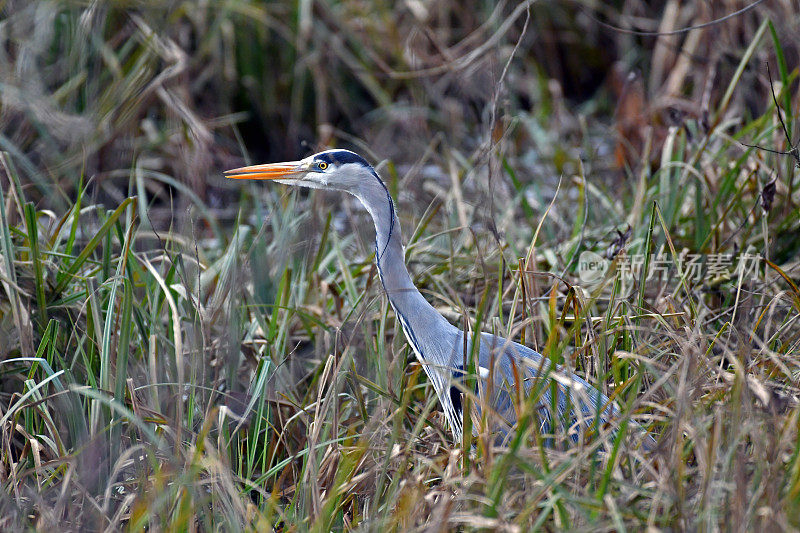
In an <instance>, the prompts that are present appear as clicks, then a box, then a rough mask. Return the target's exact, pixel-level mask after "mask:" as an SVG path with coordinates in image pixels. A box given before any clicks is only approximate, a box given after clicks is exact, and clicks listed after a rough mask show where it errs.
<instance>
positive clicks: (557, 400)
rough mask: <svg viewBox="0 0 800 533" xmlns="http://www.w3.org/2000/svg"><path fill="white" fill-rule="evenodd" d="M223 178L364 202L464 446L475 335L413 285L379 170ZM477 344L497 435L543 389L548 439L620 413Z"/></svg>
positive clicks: (585, 387)
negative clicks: (523, 396) (522, 400)
mask: <svg viewBox="0 0 800 533" xmlns="http://www.w3.org/2000/svg"><path fill="white" fill-rule="evenodd" d="M225 174H226V176H227V177H228V178H234V179H253V180H274V181H277V182H278V183H283V184H286V185H295V186H301V187H310V188H314V189H333V190H339V191H344V192H347V193H350V194H352V195H353V196H355V197H356V198H358V200H360V201H361V203H362V204H363V206H364V207H365V208H366V210H367V211H368V212H369V214H370V215H371V216H372V221H373V223H374V224H375V263H376V265H377V269H378V274H379V276H380V280H381V283H382V284H383V288H384V290H385V291H386V294H387V296H388V298H389V302H390V304H391V306H392V308H393V309H394V312H395V314H396V315H397V319H398V320H399V322H400V326H401V328H402V330H403V333H404V334H405V337H406V339H407V341H408V344H409V345H410V346H411V349H412V350H413V351H414V354H415V355H416V357H417V359H418V360H419V361H420V363H421V364H422V365H423V368H424V370H425V373H426V374H427V375H428V379H429V380H430V382H431V384H432V385H433V388H434V390H435V391H436V394H437V396H438V398H439V401H440V403H441V405H442V409H443V411H444V414H445V416H446V418H447V421H448V423H449V425H450V427H451V429H452V431H453V434H454V436H455V438H456V440H460V439H461V437H462V432H463V425H462V417H463V413H462V405H463V404H462V394H464V393H465V392H466V391H465V388H464V382H465V378H466V374H467V369H466V368H465V366H464V362H465V361H466V360H469V357H470V356H471V354H473V351H472V343H473V336H472V335H470V334H465V333H464V332H463V331H462V330H460V329H458V328H457V327H455V326H453V325H452V324H450V323H449V322H448V321H447V320H446V319H445V318H444V316H442V315H441V314H440V313H439V312H438V311H437V310H436V309H435V308H434V307H433V306H432V305H431V304H430V303H428V301H427V300H426V299H425V298H424V297H423V296H422V294H421V293H420V292H419V290H418V289H417V287H416V286H415V285H414V283H413V281H412V280H411V276H410V275H409V273H408V270H407V269H406V265H405V260H404V252H403V245H402V240H401V235H400V223H399V221H398V218H397V213H396V211H395V207H394V202H393V201H392V197H391V195H390V194H389V190H388V188H387V187H386V185H385V184H384V182H383V181H382V180H381V178H380V177H379V176H378V174H377V173H376V172H375V170H374V169H373V167H372V166H371V165H370V164H369V163H368V162H367V161H366V160H365V159H364V158H363V157H361V156H360V155H358V154H356V153H354V152H351V151H348V150H327V151H324V152H320V153H318V154H314V155H312V156H309V157H307V158H305V159H303V160H300V161H290V162H285V163H270V164H264V165H252V166H247V167H242V168H236V169H232V170H228V171H226V172H225ZM465 336H466V339H465ZM475 338H476V339H479V346H478V347H477V350H476V359H477V366H476V368H477V372H476V374H477V375H473V381H474V382H475V384H476V389H475V390H476V392H477V393H478V395H482V396H481V398H482V401H479V402H476V405H478V406H480V405H484V406H486V407H487V408H488V409H491V410H492V411H493V412H494V413H495V414H497V415H499V416H498V417H493V418H499V420H500V421H501V422H500V426H501V427H498V428H496V429H497V431H498V432H499V434H501V435H507V434H508V432H509V430H511V429H513V428H514V425H515V423H516V422H517V412H516V410H517V409H518V407H519V402H518V401H517V398H519V397H520V394H519V393H520V391H523V390H524V393H531V391H533V390H534V389H535V390H536V391H537V392H536V394H538V404H537V406H536V410H537V413H536V414H537V416H538V423H539V425H540V429H541V431H542V433H543V434H549V433H550V432H551V431H553V430H554V429H555V424H554V423H553V422H554V420H553V418H554V416H553V414H554V415H555V416H556V417H557V418H558V419H559V422H560V425H561V426H562V427H563V428H564V429H565V430H567V432H568V434H569V435H570V437H571V438H572V440H573V441H578V437H579V435H580V434H581V433H582V432H584V431H585V430H587V429H589V428H594V429H595V430H597V429H598V428H599V427H600V426H601V425H602V424H603V423H605V422H606V421H608V420H610V419H612V418H614V417H616V416H618V415H619V414H620V411H619V408H618V407H617V406H616V405H615V404H614V403H613V402H612V401H610V400H609V398H608V397H606V396H605V395H604V394H602V393H601V392H600V391H598V390H597V389H595V388H594V387H592V386H591V385H589V384H588V383H587V382H586V381H585V380H584V379H582V378H581V377H579V376H577V375H575V374H573V373H571V372H568V371H566V370H565V369H564V368H562V367H560V366H558V365H552V364H551V363H550V360H549V359H547V358H545V357H543V356H542V355H540V354H539V353H537V352H536V351H534V350H532V349H530V348H528V347H527V346H524V345H522V344H519V343H516V342H513V341H511V340H508V339H504V338H502V337H498V336H495V335H492V334H490V333H485V332H484V333H481V334H480V336H477V335H476V336H475ZM465 353H466V354H467V355H468V357H465ZM468 366H469V365H468ZM537 383H538V385H537ZM537 387H538V388H537ZM469 415H470V416H471V413H470V414H469ZM647 440H648V444H651V443H652V438H651V437H649V436H647ZM648 447H649V446H648Z"/></svg>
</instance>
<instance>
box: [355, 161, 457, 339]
mask: <svg viewBox="0 0 800 533" xmlns="http://www.w3.org/2000/svg"><path fill="white" fill-rule="evenodd" d="M370 178H371V179H365V180H362V183H361V184H360V186H359V188H358V191H356V192H355V195H356V196H357V197H358V199H359V200H361V203H362V204H364V207H365V208H366V209H367V211H369V214H370V215H371V216H372V221H373V222H374V224H375V250H376V251H375V261H376V263H377V265H378V272H379V274H380V277H381V283H383V288H384V289H385V290H386V294H387V295H388V297H389V302H390V303H391V304H392V307H393V308H394V310H395V312H396V313H397V314H398V315H400V318H401V321H402V322H404V323H403V328H404V329H408V328H409V326H411V328H410V329H411V330H412V331H415V332H418V331H423V330H424V331H430V330H432V329H435V328H433V326H434V325H439V326H440V327H445V328H452V326H451V325H450V323H449V322H447V320H445V319H444V317H443V316H442V315H441V314H439V312H438V311H436V309H434V308H433V306H431V304H429V303H428V301H427V300H425V298H424V297H423V296H422V294H420V292H419V290H418V289H417V288H416V286H414V283H413V282H412V281H411V276H409V274H408V270H407V269H406V265H405V257H404V253H403V245H402V238H401V236H400V222H399V221H398V219H397V215H396V213H395V210H394V204H393V202H392V197H391V195H390V194H389V190H388V189H387V188H386V185H384V183H383V182H382V181H381V180H380V178H378V176H377V175H375V174H373V175H372V176H370ZM406 333H407V334H408V331H406ZM409 340H411V339H409Z"/></svg>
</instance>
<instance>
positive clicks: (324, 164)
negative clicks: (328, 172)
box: [317, 161, 328, 170]
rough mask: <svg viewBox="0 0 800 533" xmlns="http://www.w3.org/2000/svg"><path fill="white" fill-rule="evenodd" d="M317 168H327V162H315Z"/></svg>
mask: <svg viewBox="0 0 800 533" xmlns="http://www.w3.org/2000/svg"><path fill="white" fill-rule="evenodd" d="M317 168H319V169H320V170H325V169H326V168H328V163H326V162H325V161H320V162H319V163H317Z"/></svg>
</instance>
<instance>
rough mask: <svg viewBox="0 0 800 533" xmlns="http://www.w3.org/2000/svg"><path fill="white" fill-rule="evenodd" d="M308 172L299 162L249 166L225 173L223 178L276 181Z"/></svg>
mask: <svg viewBox="0 0 800 533" xmlns="http://www.w3.org/2000/svg"><path fill="white" fill-rule="evenodd" d="M307 171H308V168H307V167H306V165H305V164H304V163H302V162H300V161H288V162H286V163H268V164H266V165H251V166H249V167H241V168H234V169H231V170H226V171H225V177H226V178H231V179H235V180H277V179H281V178H290V179H291V178H293V177H296V176H293V175H294V174H304V173H306V172H307Z"/></svg>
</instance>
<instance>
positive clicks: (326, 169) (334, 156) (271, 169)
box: [225, 150, 375, 192]
mask: <svg viewBox="0 0 800 533" xmlns="http://www.w3.org/2000/svg"><path fill="white" fill-rule="evenodd" d="M374 174H375V171H374V170H373V168H372V166H371V165H370V164H369V163H367V161H366V160H365V159H364V158H363V157H361V156H360V155H358V154H356V153H355V152H351V151H349V150H326V151H324V152H320V153H318V154H314V155H312V156H309V157H306V158H305V159H301V160H300V161H287V162H284V163H268V164H266V165H252V166H249V167H241V168H234V169H232V170H226V171H225V176H226V177H228V178H231V179H249V180H274V181H277V182H278V183H284V184H286V185H299V186H301V187H310V188H312V189H337V190H342V191H348V192H353V191H355V190H357V189H358V187H359V185H360V183H361V182H362V181H363V180H365V179H367V178H368V177H369V176H371V175H374Z"/></svg>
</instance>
